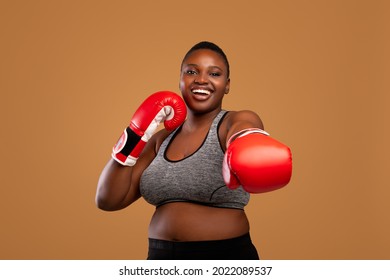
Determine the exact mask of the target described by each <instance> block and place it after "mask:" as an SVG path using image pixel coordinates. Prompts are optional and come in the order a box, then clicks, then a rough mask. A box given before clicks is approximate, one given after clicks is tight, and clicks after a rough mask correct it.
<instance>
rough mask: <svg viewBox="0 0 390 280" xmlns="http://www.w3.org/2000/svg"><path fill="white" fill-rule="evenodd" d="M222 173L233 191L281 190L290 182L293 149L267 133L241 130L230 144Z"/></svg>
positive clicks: (261, 191) (253, 129) (251, 129)
mask: <svg viewBox="0 0 390 280" xmlns="http://www.w3.org/2000/svg"><path fill="white" fill-rule="evenodd" d="M222 174H223V178H224V181H225V183H226V185H227V186H228V187H229V188H230V189H235V188H238V187H239V186H242V187H243V188H244V190H246V191H247V192H249V193H263V192H269V191H273V190H276V189H279V188H282V187H284V186H285V185H287V184H288V183H289V182H290V179H291V174H292V155H291V150H290V149H289V147H287V146H286V145H284V144H282V143H280V142H278V141H276V140H275V139H273V138H271V137H270V136H269V134H268V133H267V132H265V131H264V130H261V129H259V128H250V129H245V130H242V131H240V132H238V133H236V134H234V135H233V136H232V137H230V139H229V141H228V144H227V150H226V153H225V156H224V161H223V168H222Z"/></svg>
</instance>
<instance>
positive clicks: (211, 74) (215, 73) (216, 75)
mask: <svg viewBox="0 0 390 280" xmlns="http://www.w3.org/2000/svg"><path fill="white" fill-rule="evenodd" d="M210 76H213V77H219V76H221V73H219V72H212V73H210Z"/></svg>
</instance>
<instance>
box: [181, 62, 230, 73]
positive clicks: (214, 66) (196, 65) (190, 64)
mask: <svg viewBox="0 0 390 280" xmlns="http://www.w3.org/2000/svg"><path fill="white" fill-rule="evenodd" d="M184 66H193V67H198V66H199V65H198V64H195V63H189V64H184ZM208 68H217V69H219V70H220V71H222V72H223V69H222V68H221V67H219V66H216V65H213V66H210V67H208Z"/></svg>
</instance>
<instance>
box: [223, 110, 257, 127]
mask: <svg viewBox="0 0 390 280" xmlns="http://www.w3.org/2000/svg"><path fill="white" fill-rule="evenodd" d="M226 125H227V129H228V130H230V129H231V128H234V127H236V128H238V129H240V128H242V129H245V128H253V127H256V128H261V129H264V124H263V122H262V120H261V118H260V116H259V115H258V114H257V113H255V112H253V111H250V110H242V111H230V112H228V114H227V116H226ZM240 130H241V129H240Z"/></svg>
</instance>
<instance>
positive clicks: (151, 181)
mask: <svg viewBox="0 0 390 280" xmlns="http://www.w3.org/2000/svg"><path fill="white" fill-rule="evenodd" d="M229 87H230V78H229V63H228V60H227V58H226V55H225V54H224V52H223V51H222V50H221V49H220V48H219V47H218V46H217V45H215V44H213V43H210V42H201V43H198V44H196V45H195V46H194V47H193V48H191V49H190V50H189V51H188V53H187V54H186V56H185V57H184V59H183V62H182V65H181V75H180V91H181V93H182V96H183V99H184V101H185V105H186V107H187V114H186V120H185V121H184V122H183V123H182V125H180V126H179V127H178V128H176V129H175V130H174V131H173V132H172V131H168V130H166V129H163V130H160V131H158V132H157V133H155V134H154V135H153V136H151V138H150V139H148V140H146V141H147V143H146V145H145V147H144V148H143V149H142V152H141V154H140V156H139V158H136V159H135V160H134V163H132V164H130V165H132V166H123V165H122V164H118V162H121V161H120V160H118V158H116V157H115V156H113V158H114V159H111V160H110V161H109V162H108V164H107V165H106V167H105V168H104V170H103V172H102V174H101V176H100V180H99V183H98V189H97V195H96V201H97V205H98V207H99V208H101V209H103V210H107V211H112V210H119V209H122V208H124V207H127V206H128V205H130V204H131V203H133V202H134V201H136V200H137V199H139V198H140V197H141V196H143V197H144V198H145V200H146V201H148V202H149V203H151V204H153V205H155V206H156V210H155V213H154V215H153V217H152V219H151V222H150V226H149V253H148V259H259V256H258V253H257V250H256V248H255V246H254V245H253V244H252V241H251V238H250V235H249V222H248V219H247V216H246V214H245V211H244V206H245V205H246V204H247V203H248V201H249V194H248V192H246V191H245V190H244V189H243V188H242V187H238V188H237V186H235V187H232V189H229V188H228V187H226V183H225V182H226V181H229V178H227V177H229V176H230V175H229V174H222V172H221V170H222V168H223V167H222V166H223V161H224V154H225V151H226V149H227V143H228V139H229V138H231V137H232V136H233V135H235V134H236V133H237V132H240V131H243V130H245V129H248V128H251V129H253V128H255V129H256V128H257V129H259V130H261V131H262V129H263V124H262V121H261V119H260V118H259V116H258V115H257V114H255V113H254V112H251V111H237V112H234V111H231V112H226V111H224V110H222V100H223V97H224V95H225V94H227V93H228V92H229ZM177 111H180V110H177ZM179 113H180V112H179ZM130 133H132V132H130ZM235 137H236V136H235ZM128 138H130V137H128ZM146 141H145V142H146ZM120 142H121V141H120ZM114 150H115V149H114ZM114 153H115V152H114ZM223 177H224V178H223ZM232 177H233V176H232ZM224 179H225V181H224ZM232 179H233V178H232ZM230 181H231V180H230ZM233 185H234V184H233ZM233 188H235V189H233Z"/></svg>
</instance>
